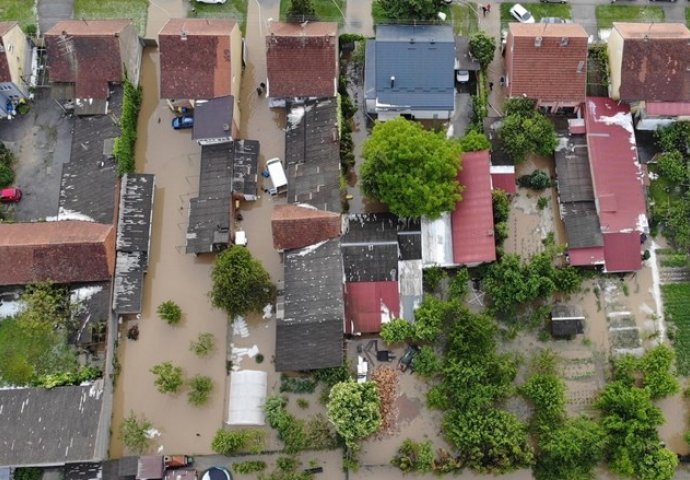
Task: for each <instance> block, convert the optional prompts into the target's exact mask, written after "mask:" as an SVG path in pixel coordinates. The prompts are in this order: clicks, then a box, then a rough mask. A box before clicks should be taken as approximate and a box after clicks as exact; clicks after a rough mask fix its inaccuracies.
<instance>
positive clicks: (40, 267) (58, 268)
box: [0, 221, 115, 286]
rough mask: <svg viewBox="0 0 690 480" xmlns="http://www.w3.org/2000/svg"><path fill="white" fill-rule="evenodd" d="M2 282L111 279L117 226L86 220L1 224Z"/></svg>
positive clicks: (4, 283) (77, 281)
mask: <svg viewBox="0 0 690 480" xmlns="http://www.w3.org/2000/svg"><path fill="white" fill-rule="evenodd" d="M0 265H2V269H0V285H2V286H4V285H26V284H27V283H33V282H43V281H52V282H55V283H62V284H68V283H85V282H104V281H110V279H111V278H112V275H113V271H114V268H115V227H113V226H112V225H104V224H100V223H93V222H84V221H64V222H42V223H4V224H0Z"/></svg>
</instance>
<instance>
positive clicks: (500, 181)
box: [491, 172, 517, 195]
mask: <svg viewBox="0 0 690 480" xmlns="http://www.w3.org/2000/svg"><path fill="white" fill-rule="evenodd" d="M491 186H492V187H493V188H494V189H495V190H503V191H504V192H506V193H509V194H511V195H513V194H514V193H517V185H516V183H515V172H512V173H491Z"/></svg>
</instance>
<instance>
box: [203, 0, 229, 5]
mask: <svg viewBox="0 0 690 480" xmlns="http://www.w3.org/2000/svg"><path fill="white" fill-rule="evenodd" d="M196 2H197V3H210V4H217V3H225V2H227V0H196Z"/></svg>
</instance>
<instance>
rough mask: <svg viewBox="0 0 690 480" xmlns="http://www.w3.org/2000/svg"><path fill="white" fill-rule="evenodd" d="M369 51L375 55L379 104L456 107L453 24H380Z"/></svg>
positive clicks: (421, 107) (446, 108)
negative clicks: (372, 46) (374, 42)
mask: <svg viewBox="0 0 690 480" xmlns="http://www.w3.org/2000/svg"><path fill="white" fill-rule="evenodd" d="M369 53H370V54H372V53H373V54H374V55H375V59H374V61H375V62H376V63H375V68H376V71H375V76H376V98H377V99H378V103H379V104H381V105H391V106H405V107H409V108H410V109H412V110H423V109H445V110H453V109H454V108H455V84H454V75H453V72H454V68H455V40H454V37H453V30H452V27H451V26H448V25H420V26H413V25H380V26H378V27H377V30H376V44H375V45H374V48H373V49H371V50H370V51H369ZM367 61H370V59H367ZM392 79H394V80H393V81H392Z"/></svg>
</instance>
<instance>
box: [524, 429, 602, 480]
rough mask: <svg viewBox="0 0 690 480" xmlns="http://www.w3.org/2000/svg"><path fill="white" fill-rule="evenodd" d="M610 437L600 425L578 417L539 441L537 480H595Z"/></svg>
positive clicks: (535, 470) (543, 435) (535, 474)
mask: <svg viewBox="0 0 690 480" xmlns="http://www.w3.org/2000/svg"><path fill="white" fill-rule="evenodd" d="M605 446H606V437H605V435H604V430H603V429H602V428H601V427H600V426H599V424H597V423H596V422H594V421H592V420H590V419H588V418H586V417H578V418H575V419H572V420H568V421H566V423H565V424H564V425H563V426H561V427H560V428H558V429H556V430H553V431H549V432H545V433H543V434H542V435H541V436H540V437H539V455H538V457H537V462H536V465H535V467H534V476H535V478H536V479H537V480H553V479H556V478H558V479H561V480H591V479H592V478H594V474H593V469H594V467H596V465H597V464H598V463H599V462H601V460H602V459H603V457H604V447H605Z"/></svg>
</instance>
